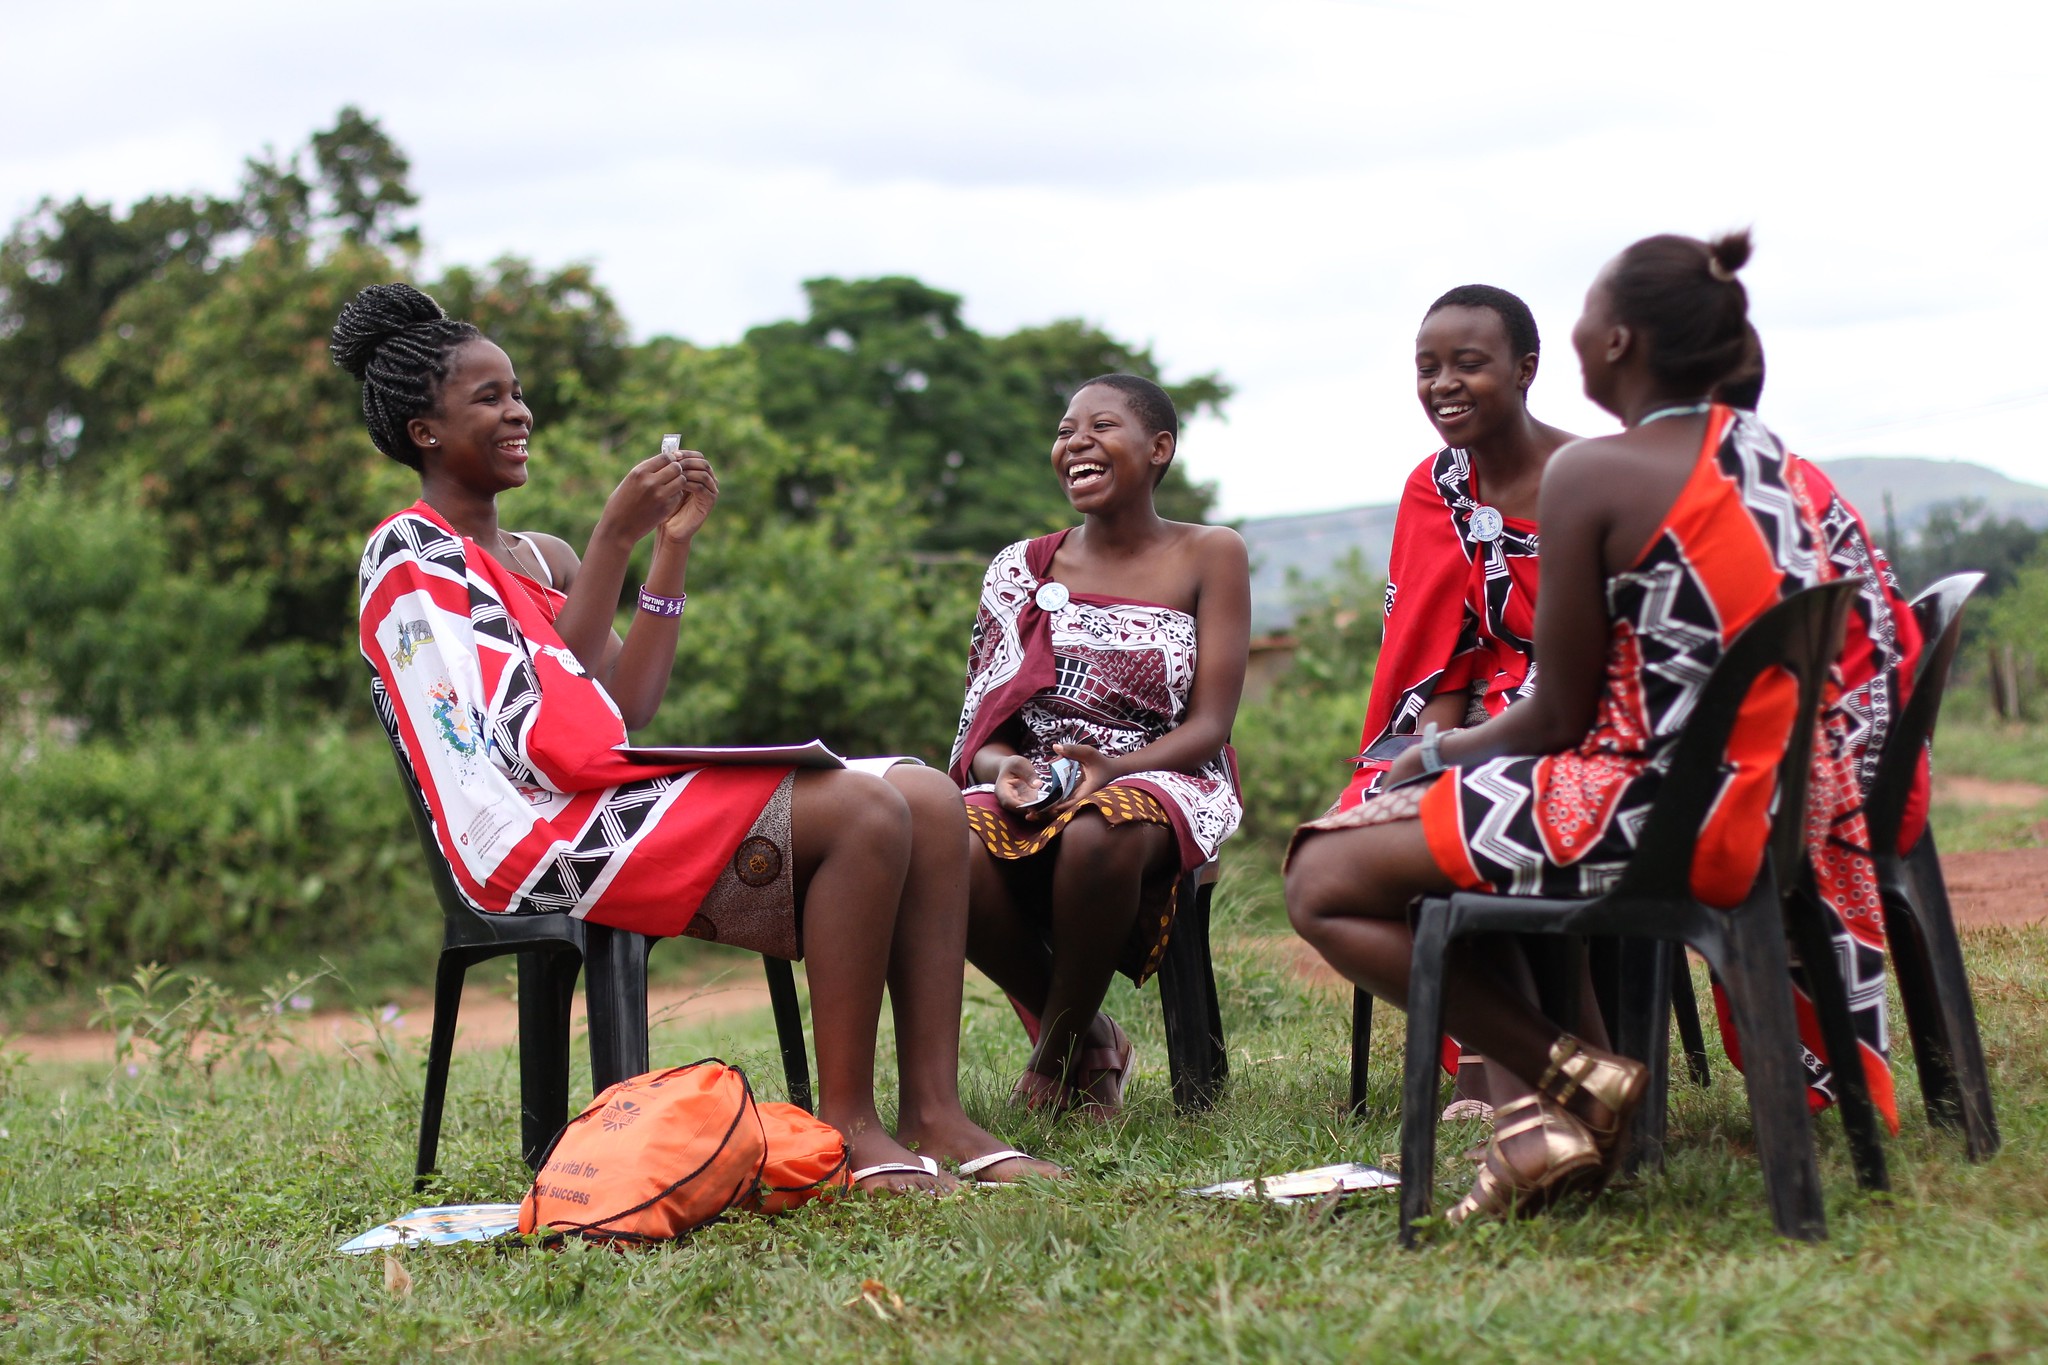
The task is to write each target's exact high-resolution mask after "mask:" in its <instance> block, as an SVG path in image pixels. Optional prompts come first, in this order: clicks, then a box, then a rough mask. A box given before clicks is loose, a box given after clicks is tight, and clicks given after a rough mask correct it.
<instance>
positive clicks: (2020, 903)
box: [1941, 848, 2048, 930]
mask: <svg viewBox="0 0 2048 1365" xmlns="http://www.w3.org/2000/svg"><path fill="white" fill-rule="evenodd" d="M1941 874H1942V878H1943V880H1945V881H1947V883H1948V900H1949V905H1950V906H1951V907H1952V908H1953V909H1954V910H1955V915H1956V927H1957V928H1958V929H1962V930H1969V929H1978V928H1984V927H1986V926H1990V925H2014V924H2039V923H2041V922H2042V921H2043V920H2048V848H1996V849H1986V850H1985V851H1983V852H1981V853H1944V854H1942V855H1941Z"/></svg>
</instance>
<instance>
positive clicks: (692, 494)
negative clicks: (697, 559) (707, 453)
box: [661, 450, 718, 545]
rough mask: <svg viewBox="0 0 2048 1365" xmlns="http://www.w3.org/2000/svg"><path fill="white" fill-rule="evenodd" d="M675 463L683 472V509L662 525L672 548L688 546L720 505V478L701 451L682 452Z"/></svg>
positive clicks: (680, 451)
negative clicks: (712, 510)
mask: <svg viewBox="0 0 2048 1365" xmlns="http://www.w3.org/2000/svg"><path fill="white" fill-rule="evenodd" d="M674 459H675V462H676V464H677V465H678V466H680V467H681V469H682V471H683V485H684V491H683V505H682V506H680V507H678V508H677V509H676V510H675V511H674V512H673V513H671V514H670V515H669V518H668V520H667V521H664V522H663V523H662V524H661V535H662V539H664V540H666V541H668V542H669V543H670V544H672V545H686V544H688V543H689V541H690V538H691V537H692V536H694V535H696V534H697V531H698V529H699V528H700V527H702V526H703V525H704V519H705V518H706V517H708V516H710V515H711V509H712V508H713V507H714V506H716V505H717V503H718V475H716V474H715V473H713V472H712V470H711V461H710V460H708V459H706V458H705V457H704V454H703V452H701V451H696V450H679V451H676V452H675V454H674Z"/></svg>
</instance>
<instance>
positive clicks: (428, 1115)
mask: <svg viewBox="0 0 2048 1365" xmlns="http://www.w3.org/2000/svg"><path fill="white" fill-rule="evenodd" d="M463 972H464V964H463V962H462V961H461V959H459V958H454V957H450V956H448V955H447V954H445V953H444V954H442V955H441V958H440V961H439V962H438V963H436V965H435V967H434V1025H433V1033H432V1036H431V1037H430V1038H429V1040H428V1042H427V1089H426V1094H425V1095H424V1096H423V1097H422V1098H421V1100H420V1147H419V1159H418V1161H417V1162H416V1163H415V1164H414V1166H413V1181H412V1187H413V1188H414V1189H415V1190H421V1189H425V1188H426V1185H427V1178H428V1177H429V1176H431V1175H432V1174H433V1172H434V1162H435V1159H436V1157H437V1156H438V1155H439V1153H440V1146H441V1111H442V1108H443V1106H444V1105H445V1103H446V1101H447V1098H448V1063H449V1060H450V1059H451V1058H452V1057H453V1056H454V1054H455V1018H456V1015H457V1014H458V1013H459V1012H460V1011H461V1009H462V977H463Z"/></svg>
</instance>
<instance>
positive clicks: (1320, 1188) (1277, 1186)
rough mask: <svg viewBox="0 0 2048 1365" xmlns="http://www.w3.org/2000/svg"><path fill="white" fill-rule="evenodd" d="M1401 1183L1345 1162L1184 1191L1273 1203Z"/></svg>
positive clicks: (1386, 1173)
mask: <svg viewBox="0 0 2048 1365" xmlns="http://www.w3.org/2000/svg"><path fill="white" fill-rule="evenodd" d="M1400 1183H1401V1177H1400V1176H1398V1175H1395V1174H1393V1173H1392V1172H1391V1171H1383V1170H1381V1169H1380V1168H1379V1167H1377V1166H1367V1165H1364V1164H1362V1163H1360V1162H1356V1161H1347V1162H1345V1163H1343V1164H1342V1165H1339V1166H1317V1167H1315V1168H1313V1169H1311V1170H1306V1171H1289V1172H1288V1173H1287V1174H1285V1175H1268V1176H1258V1177H1255V1178H1253V1179H1251V1180H1226V1181H1224V1182H1223V1183H1222V1184H1220V1185H1204V1186H1203V1187H1202V1188H1200V1189H1198V1190H1189V1191H1187V1193H1189V1194H1199V1195H1206V1196H1207V1197H1209V1198H1211V1199H1269V1200H1271V1201H1273V1202H1274V1203H1276V1204H1295V1203H1300V1202H1302V1201H1303V1200H1308V1199H1320V1198H1323V1197H1325V1196H1327V1195H1331V1194H1338V1193H1342V1194H1350V1193H1353V1192H1354V1191H1357V1190H1389V1189H1394V1188H1396V1187H1398V1186H1399V1185H1400Z"/></svg>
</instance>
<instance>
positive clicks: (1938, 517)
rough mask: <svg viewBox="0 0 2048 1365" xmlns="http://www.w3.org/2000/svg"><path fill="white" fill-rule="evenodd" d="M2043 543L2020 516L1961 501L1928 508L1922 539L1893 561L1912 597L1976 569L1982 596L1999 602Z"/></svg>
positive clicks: (1978, 502) (1977, 501)
mask: <svg viewBox="0 0 2048 1365" xmlns="http://www.w3.org/2000/svg"><path fill="white" fill-rule="evenodd" d="M2042 540H2043V537H2042V533H2041V532H2039V531H2037V530H2035V529H2034V528H2033V527H2031V526H2029V525H2027V524H2026V523H2025V522H2023V521H2021V520H2019V519H2018V518H2016V517H2000V516H1998V515H1996V514H1995V513H1993V512H1992V511H1991V510H1990V509H1988V508H1987V507H1986V506H1985V505H1984V502H1983V500H1982V499H1980V498H1960V499H1957V500H1956V501H1954V502H1945V503H1937V504H1936V505H1935V506H1933V507H1932V508H1930V509H1928V513H1927V520H1926V521H1925V522H1924V523H1922V524H1921V527H1920V532H1919V534H1918V535H1916V536H1914V537H1913V538H1912V540H1911V542H1910V543H1908V544H1907V545H1906V546H1905V547H1904V548H1903V549H1902V550H1900V551H1899V552H1898V553H1897V554H1894V555H1893V556H1892V566H1893V568H1894V569H1895V570H1896V571H1897V573H1898V575H1899V580H1900V582H1901V583H1902V584H1904V585H1905V587H1906V590H1907V591H1908V592H1918V591H1919V590H1920V589H1922V588H1924V587H1926V586H1927V585H1928V584H1930V583H1932V582H1934V581H1935V580H1936V579H1939V578H1946V577H1947V576H1948V575H1950V574H1952V573H1962V572H1964V571H1965V570H1975V571H1977V572H1979V573H1982V574H1983V575H1984V586H1983V588H1982V589H1981V590H1980V591H1981V595H1982V596H1985V597H1995V596H1997V595H1998V594H1999V593H2002V592H2004V591H2005V589H2006V588H2007V587H2008V586H2010V585H2011V583H2012V582H2013V580H2014V578H2015V577H2016V576H2017V575H2018V574H2019V571H2020V566H2021V565H2022V564H2025V563H2026V562H2027V560H2028V559H2029V558H2030V557H2031V556H2032V555H2033V554H2034V553H2035V551H2036V550H2037V549H2039V548H2040V546H2041V544H2042ZM1894 541H1895V543H1896V537H1895V538H1894Z"/></svg>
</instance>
